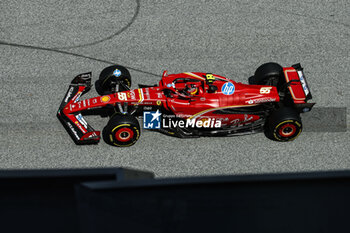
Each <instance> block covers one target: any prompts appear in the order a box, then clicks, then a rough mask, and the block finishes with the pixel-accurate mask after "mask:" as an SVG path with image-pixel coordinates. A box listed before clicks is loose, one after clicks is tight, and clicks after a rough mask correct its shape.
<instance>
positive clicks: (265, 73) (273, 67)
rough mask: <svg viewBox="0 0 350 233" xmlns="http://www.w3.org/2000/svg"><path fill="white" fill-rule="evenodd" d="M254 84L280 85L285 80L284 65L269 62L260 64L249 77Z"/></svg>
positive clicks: (250, 82) (249, 80)
mask: <svg viewBox="0 0 350 233" xmlns="http://www.w3.org/2000/svg"><path fill="white" fill-rule="evenodd" d="M248 82H249V84H252V85H269V86H276V87H280V86H281V85H282V83H283V82H285V80H284V75H283V67H282V66H281V65H279V64H277V63H274V62H269V63H265V64H263V65H261V66H259V67H258V68H257V69H256V71H255V74H254V76H252V77H250V78H249V79H248Z"/></svg>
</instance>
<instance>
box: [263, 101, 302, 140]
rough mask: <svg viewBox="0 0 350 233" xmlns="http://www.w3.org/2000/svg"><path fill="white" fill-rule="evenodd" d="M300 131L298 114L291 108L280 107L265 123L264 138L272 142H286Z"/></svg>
mask: <svg viewBox="0 0 350 233" xmlns="http://www.w3.org/2000/svg"><path fill="white" fill-rule="evenodd" d="M301 131H302V122H301V118H300V116H299V113H298V112H297V111H295V109H293V108H289V107H282V108H280V109H277V110H276V111H275V112H273V113H272V114H271V116H270V117H269V118H268V119H267V121H266V123H265V131H264V133H265V136H266V137H267V138H269V139H271V140H274V141H280V142H288V141H292V140H294V139H296V138H297V137H298V136H299V135H300V133H301Z"/></svg>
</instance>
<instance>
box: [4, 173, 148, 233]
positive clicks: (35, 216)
mask: <svg viewBox="0 0 350 233" xmlns="http://www.w3.org/2000/svg"><path fill="white" fill-rule="evenodd" d="M145 178H153V173H150V172H142V171H137V170H129V169H123V168H111V169H74V170H17V171H8V170H3V171H0V232H4V233H6V232H35V233H39V232H45V233H51V232H59V233H69V232H79V217H78V211H77V199H76V194H75V188H74V187H75V185H77V184H80V183H81V182H86V181H112V182H119V181H123V180H124V181H126V180H132V179H145Z"/></svg>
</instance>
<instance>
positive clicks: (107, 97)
mask: <svg viewBox="0 0 350 233" xmlns="http://www.w3.org/2000/svg"><path fill="white" fill-rule="evenodd" d="M110 100H111V97H109V96H108V95H105V96H102V97H101V101H102V102H104V103H108V102H109V101H110Z"/></svg>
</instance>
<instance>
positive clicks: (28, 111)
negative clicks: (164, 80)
mask: <svg viewBox="0 0 350 233" xmlns="http://www.w3.org/2000/svg"><path fill="white" fill-rule="evenodd" d="M349 22H350V3H349V1H347V0H343V1H330V0H329V1H322V3H321V2H320V1H316V0H310V1H277V0H269V1H257V0H254V1H253V0H252V1H244V0H241V1H230V0H227V1H192V0H191V1H189V0H188V1H185V0H176V1H160V0H157V1H150V0H148V1H146V0H137V1H131V0H130V1H111V0H110V1H91V0H78V1H53V0H51V1H38V0H33V1H24V0H22V1H21V0H15V1H13V0H11V1H10V0H3V1H1V2H0V52H1V53H0V54H1V55H0V84H1V89H0V90H1V91H0V109H1V111H0V129H1V130H0V147H1V148H0V168H16V169H18V168H23V169H28V168H72V167H111V166H124V167H133V168H138V169H146V170H151V171H154V172H155V174H156V176H157V177H166V176H167V177H169V176H187V175H196V176H197V175H215V174H243V173H270V172H298V171H315V170H339V169H349V168H350V156H349V149H350V147H349V131H348V130H347V131H346V132H304V133H302V134H301V136H300V137H299V138H298V139H297V140H295V141H293V142H290V143H276V142H273V141H270V140H268V139H267V138H265V136H264V135H263V134H256V135H250V136H240V137H229V138H199V139H177V138H171V137H166V136H164V135H162V134H159V133H156V132H149V131H144V132H142V136H141V138H140V140H139V141H138V142H137V144H136V145H134V146H132V147H130V148H114V147H111V146H108V145H106V144H105V143H104V142H101V143H100V144H99V145H93V146H76V145H75V144H74V143H73V141H72V140H71V138H70V137H69V136H68V134H67V133H66V131H65V130H64V128H63V127H62V126H61V125H60V123H59V122H58V120H57V118H56V116H55V113H56V111H57V108H58V106H59V104H60V102H61V100H62V98H63V95H64V94H65V92H66V90H67V88H68V85H69V83H70V81H71V79H72V78H73V77H74V76H75V75H76V74H79V73H82V72H87V71H92V72H93V74H94V76H93V77H94V78H95V79H96V78H97V77H98V74H99V72H100V71H101V70H102V69H103V68H104V67H106V66H108V65H109V64H113V63H117V64H120V65H124V66H127V67H128V68H129V69H130V72H131V75H132V77H133V83H134V84H137V83H144V84H153V83H156V82H158V80H159V78H160V75H161V73H162V71H163V70H164V69H168V70H169V72H170V73H177V72H185V71H203V72H212V73H217V74H220V75H223V76H227V77H230V78H232V79H234V80H236V81H240V82H247V78H248V77H249V76H250V75H251V74H253V72H254V71H255V69H256V68H257V67H258V66H259V65H260V64H262V63H264V62H268V61H275V62H278V63H280V64H282V65H284V66H288V65H292V64H294V63H298V62H300V63H301V64H302V65H303V66H304V68H305V74H306V77H307V80H308V82H309V85H310V87H311V91H312V93H313V97H314V99H313V100H314V101H315V102H316V103H317V106H319V107H340V108H347V109H349V87H350V86H349V73H350V69H349V64H350V57H349V48H350V38H349V36H350V29H349V28H350V23H349ZM94 95H96V92H95V91H94V90H92V91H90V92H89V93H88V94H87V97H92V96H94ZM346 118H347V123H346V124H347V128H348V127H349V124H348V122H349V112H348V110H347V112H346ZM87 119H88V121H89V122H90V124H91V125H92V126H93V127H94V128H95V129H102V128H103V126H104V124H105V123H106V119H101V118H99V117H95V116H91V117H87ZM315 120H317V119H315Z"/></svg>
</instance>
